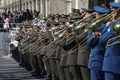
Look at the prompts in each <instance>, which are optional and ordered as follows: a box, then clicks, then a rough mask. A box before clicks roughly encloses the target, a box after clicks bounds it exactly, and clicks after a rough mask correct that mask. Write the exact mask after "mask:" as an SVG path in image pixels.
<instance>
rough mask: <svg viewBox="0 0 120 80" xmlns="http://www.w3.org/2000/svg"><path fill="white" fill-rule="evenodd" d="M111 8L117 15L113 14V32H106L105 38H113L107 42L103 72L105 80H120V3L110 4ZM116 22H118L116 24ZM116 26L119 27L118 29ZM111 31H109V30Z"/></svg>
mask: <svg viewBox="0 0 120 80" xmlns="http://www.w3.org/2000/svg"><path fill="white" fill-rule="evenodd" d="M110 6H112V7H113V8H114V11H115V13H113V17H114V21H113V22H112V24H111V26H112V29H113V31H111V32H106V33H105V36H104V37H105V38H108V37H109V36H112V37H111V38H110V39H109V40H108V42H107V48H106V51H105V55H104V61H103V67H102V70H103V71H104V73H105V80H120V68H119V67H120V65H119V63H120V43H119V40H120V36H119V35H120V9H119V10H117V9H118V8H120V3H118V2H110ZM115 20H117V21H118V23H117V22H115ZM116 25H119V26H118V27H117V29H115V28H114V27H116ZM108 31H109V29H108Z"/></svg>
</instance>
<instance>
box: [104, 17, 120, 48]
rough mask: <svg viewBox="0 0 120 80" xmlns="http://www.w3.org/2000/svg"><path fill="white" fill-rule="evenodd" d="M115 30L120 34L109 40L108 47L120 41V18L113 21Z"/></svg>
mask: <svg viewBox="0 0 120 80" xmlns="http://www.w3.org/2000/svg"><path fill="white" fill-rule="evenodd" d="M113 31H114V32H115V33H116V34H117V35H118V36H117V37H113V38H111V39H109V40H108V41H107V44H106V48H108V47H110V46H112V45H115V44H118V43H120V19H117V20H115V21H113Z"/></svg>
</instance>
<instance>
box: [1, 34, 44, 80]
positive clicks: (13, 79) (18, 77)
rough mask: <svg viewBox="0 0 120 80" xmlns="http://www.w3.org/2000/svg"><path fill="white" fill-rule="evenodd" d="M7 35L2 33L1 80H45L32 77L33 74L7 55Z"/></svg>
mask: <svg viewBox="0 0 120 80" xmlns="http://www.w3.org/2000/svg"><path fill="white" fill-rule="evenodd" d="M7 36H8V34H7V33H3V32H0V80H45V79H39V78H37V77H36V76H32V74H31V72H30V71H28V70H26V69H25V68H24V67H21V66H19V64H18V63H17V62H16V61H14V60H13V59H12V58H11V57H10V55H8V53H7V49H6V44H5V42H4V39H5V38H6V37H7Z"/></svg>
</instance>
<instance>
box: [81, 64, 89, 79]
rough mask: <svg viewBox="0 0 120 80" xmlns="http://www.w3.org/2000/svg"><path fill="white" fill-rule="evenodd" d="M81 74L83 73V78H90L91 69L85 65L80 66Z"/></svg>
mask: <svg viewBox="0 0 120 80" xmlns="http://www.w3.org/2000/svg"><path fill="white" fill-rule="evenodd" d="M80 70H81V74H82V80H90V71H89V69H88V68H87V67H85V66H80Z"/></svg>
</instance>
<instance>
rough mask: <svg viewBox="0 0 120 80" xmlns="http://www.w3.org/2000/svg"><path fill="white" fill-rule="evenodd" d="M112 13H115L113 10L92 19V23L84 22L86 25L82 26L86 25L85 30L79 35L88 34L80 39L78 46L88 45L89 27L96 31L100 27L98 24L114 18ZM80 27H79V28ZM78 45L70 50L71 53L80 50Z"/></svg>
mask: <svg viewBox="0 0 120 80" xmlns="http://www.w3.org/2000/svg"><path fill="white" fill-rule="evenodd" d="M112 14H113V12H112V13H110V14H103V15H102V16H101V17H100V18H97V19H94V20H92V22H91V23H89V22H88V23H85V24H84V26H82V27H84V29H83V30H82V31H83V32H82V33H81V34H80V35H79V37H80V38H81V37H83V36H85V35H86V37H85V38H83V40H82V41H80V42H79V43H78V44H77V45H76V46H78V45H79V46H81V47H82V46H84V45H86V44H87V42H86V41H87V32H88V30H89V29H91V30H93V31H95V30H97V28H98V25H100V24H101V23H103V22H106V21H108V20H109V19H111V18H112ZM78 29H79V28H78ZM80 29H81V27H80ZM71 42H72V41H71ZM76 46H75V47H73V48H72V49H71V50H70V51H69V54H72V53H74V52H75V51H76V50H78V48H76Z"/></svg>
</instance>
